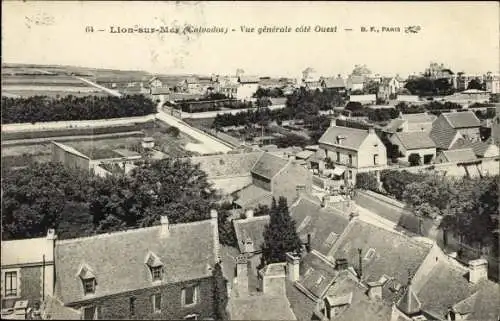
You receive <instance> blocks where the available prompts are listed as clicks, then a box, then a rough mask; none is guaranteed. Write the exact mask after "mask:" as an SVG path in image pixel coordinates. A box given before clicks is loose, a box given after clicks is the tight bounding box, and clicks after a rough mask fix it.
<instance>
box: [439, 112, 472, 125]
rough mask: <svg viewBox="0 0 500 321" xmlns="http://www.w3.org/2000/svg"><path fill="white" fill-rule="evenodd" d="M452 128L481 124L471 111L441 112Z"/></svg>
mask: <svg viewBox="0 0 500 321" xmlns="http://www.w3.org/2000/svg"><path fill="white" fill-rule="evenodd" d="M441 115H442V116H443V117H444V118H446V119H447V120H448V122H449V123H450V125H451V127H453V128H470V127H479V126H481V121H480V120H479V118H477V116H476V115H475V114H474V113H473V112H472V111H464V112H453V113H442V114H441Z"/></svg>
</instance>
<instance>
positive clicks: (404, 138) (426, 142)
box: [396, 132, 436, 150]
mask: <svg viewBox="0 0 500 321" xmlns="http://www.w3.org/2000/svg"><path fill="white" fill-rule="evenodd" d="M396 137H397V138H399V140H400V141H401V143H402V144H403V146H404V147H405V149H407V150H411V149H421V148H435V147H436V144H435V143H434V141H433V140H432V139H431V138H430V137H429V133H424V132H410V133H402V132H401V133H396Z"/></svg>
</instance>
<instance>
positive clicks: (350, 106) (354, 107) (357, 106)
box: [345, 101, 363, 111]
mask: <svg viewBox="0 0 500 321" xmlns="http://www.w3.org/2000/svg"><path fill="white" fill-rule="evenodd" d="M345 109H346V110H350V111H358V110H362V109H363V105H362V104H361V103H360V102H357V101H350V102H348V103H347V105H346V106H345Z"/></svg>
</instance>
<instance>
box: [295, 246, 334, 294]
mask: <svg viewBox="0 0 500 321" xmlns="http://www.w3.org/2000/svg"><path fill="white" fill-rule="evenodd" d="M337 274H338V272H337V271H336V270H335V264H334V263H331V262H327V261H326V260H325V259H323V258H321V257H320V256H319V255H318V254H317V253H316V252H315V251H314V250H313V251H311V252H309V253H307V254H306V255H305V256H304V257H303V258H302V260H301V261H300V279H299V281H297V285H298V286H299V289H300V287H302V288H304V289H306V290H307V291H308V292H309V293H311V294H313V295H314V297H316V298H322V297H323V296H324V295H325V293H326V291H327V290H328V288H329V287H330V285H331V284H332V282H333V280H334V279H335V277H336V276H337Z"/></svg>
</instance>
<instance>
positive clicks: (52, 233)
mask: <svg viewBox="0 0 500 321" xmlns="http://www.w3.org/2000/svg"><path fill="white" fill-rule="evenodd" d="M55 239H57V235H56V230H55V229H53V228H49V229H48V230H47V240H51V241H53V240H55Z"/></svg>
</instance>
